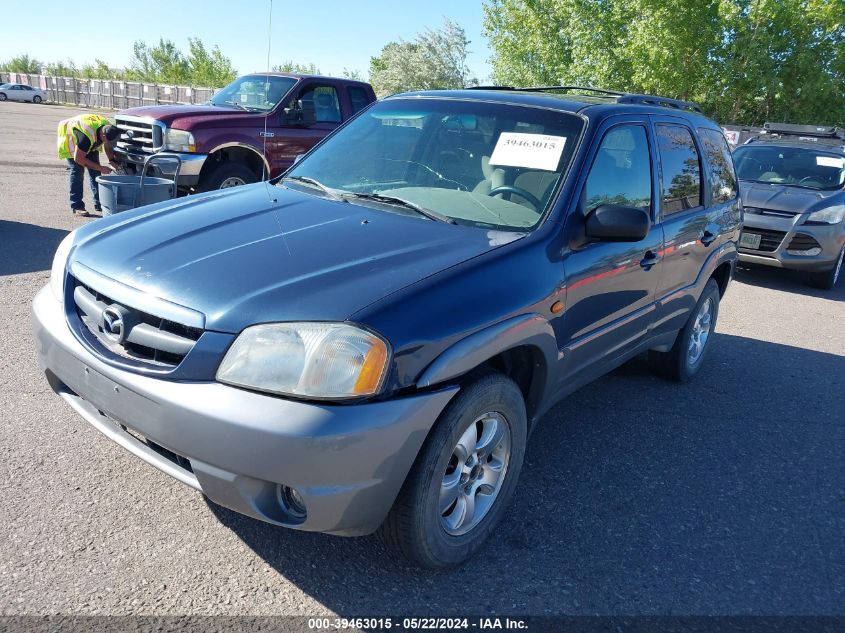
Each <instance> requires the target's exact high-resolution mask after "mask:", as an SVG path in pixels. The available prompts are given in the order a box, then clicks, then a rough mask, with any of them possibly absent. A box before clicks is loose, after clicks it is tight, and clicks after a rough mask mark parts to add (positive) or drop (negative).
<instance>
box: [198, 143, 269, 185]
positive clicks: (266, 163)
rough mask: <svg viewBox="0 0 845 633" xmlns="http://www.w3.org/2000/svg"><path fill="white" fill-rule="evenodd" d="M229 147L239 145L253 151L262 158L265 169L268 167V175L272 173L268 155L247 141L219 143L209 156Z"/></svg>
mask: <svg viewBox="0 0 845 633" xmlns="http://www.w3.org/2000/svg"><path fill="white" fill-rule="evenodd" d="M229 147H239V148H241V149H247V150H249V151H251V152H252V153H253V154H255V155H256V156H258V158H260V159H261V162H262V163H263V164H264V169H266V170H267V172H266V173H267V175H268V177H269V174H270V163H269V162H267V157H266V156H264V154H262V153H261V152H259V151H258V150H257V149H255V148H254V147H253V146H252V145H248V144H246V143H238V142H232V143H223V144H222V145H218V146H217V147H215V148H214V149H213V150H211V151H210V152H208V156H209V157H210V156H211V155H212V154H215V153H216V152H219V151H220V150H223V149H227V148H229Z"/></svg>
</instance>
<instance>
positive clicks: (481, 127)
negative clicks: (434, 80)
mask: <svg viewBox="0 0 845 633" xmlns="http://www.w3.org/2000/svg"><path fill="white" fill-rule="evenodd" d="M582 128H583V123H582V120H581V119H580V118H579V117H577V116H575V115H572V114H569V113H566V112H558V111H554V110H546V109H540V108H531V107H524V106H516V105H504V104H495V103H481V102H478V101H459V100H455V99H435V98H395V99H387V100H385V101H380V102H378V103H376V104H375V105H373V106H372V107H371V108H370V109H369V110H366V111H365V112H364V113H363V114H362V115H360V116H358V117H357V118H356V119H354V120H353V121H351V122H350V123H349V124H348V125H346V126H345V127H344V128H342V129H340V130H339V131H338V132H337V133H336V134H335V135H334V136H332V137H331V138H329V139H328V140H327V141H326V142H325V143H323V144H322V145H321V146H320V147H318V148H317V149H315V150H314V152H312V153H311V154H310V155H309V156H308V157H307V158H305V159H304V160H302V161H300V162H299V163H297V164H296V165H295V166H294V168H293V169H291V170H290V171H289V172H288V173H287V174H286V178H285V179H283V180H282V181H281V182H282V183H284V184H286V185H287V184H288V183H292V182H295V181H296V179H303V180H302V182H304V179H310V180H311V181H316V182H317V183H319V184H320V185H322V186H323V187H324V188H329V189H331V190H333V191H332V193H333V194H334V195H341V196H344V197H346V198H347V199H350V200H352V201H354V202H360V203H363V204H374V205H376V206H380V207H383V206H384V205H385V204H388V205H389V204H390V202H391V201H390V200H388V198H390V199H392V202H393V203H394V204H395V205H396V207H395V209H391V210H395V211H397V212H403V213H413V212H414V211H413V210H409V207H410V206H411V205H413V206H415V207H417V209H416V211H417V212H418V213H419V212H420V208H422V210H423V211H432V212H434V213H435V214H437V215H439V216H441V217H443V218H446V219H448V220H453V221H456V222H457V223H460V224H467V225H474V226H482V227H488V228H495V229H499V230H518V231H524V230H529V229H531V228H533V227H535V226H537V224H539V222H540V220H541V219H542V217H543V215H544V213H545V211H546V208H547V207H548V206H549V204H550V201H551V199H552V197H553V194H554V192H555V190H556V189H557V184H558V181H559V179H560V176H561V174H562V173H564V172H565V170H566V168H567V166H568V165H569V163H570V161H571V159H572V155H573V153H574V151H575V147H576V145H577V141H578V138H579V136H580V135H581V130H582ZM312 184H313V182H312ZM303 188H304V187H303ZM311 190H316V189H315V188H312V189H311ZM323 195H325V192H323ZM402 203H406V204H404V208H403V206H402ZM408 203H410V204H408Z"/></svg>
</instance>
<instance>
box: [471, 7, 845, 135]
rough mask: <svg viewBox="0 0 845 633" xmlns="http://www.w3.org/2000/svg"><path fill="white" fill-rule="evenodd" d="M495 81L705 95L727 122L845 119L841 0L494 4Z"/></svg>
mask: <svg viewBox="0 0 845 633" xmlns="http://www.w3.org/2000/svg"><path fill="white" fill-rule="evenodd" d="M484 12H485V20H484V26H485V33H486V35H487V37H489V39H490V44H491V47H492V49H493V58H492V63H493V76H494V79H495V81H497V82H498V83H502V84H507V85H516V86H525V85H537V84H553V85H554V84H576V85H586V86H601V87H605V88H611V89H616V90H625V91H634V92H646V93H652V94H660V95H663V96H668V97H675V98H680V99H690V100H693V101H697V102H699V103H700V104H701V105H702V106H703V108H704V109H705V112H706V113H707V114H709V115H710V116H713V117H715V118H716V119H717V120H719V121H722V122H724V123H744V124H754V125H756V124H760V123H762V122H763V121H766V120H774V121H789V122H794V123H817V124H839V125H843V124H845V9H843V0H700V1H697V2H689V1H688V0H485V5H484Z"/></svg>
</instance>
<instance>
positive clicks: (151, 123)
mask: <svg viewBox="0 0 845 633" xmlns="http://www.w3.org/2000/svg"><path fill="white" fill-rule="evenodd" d="M115 121H116V124H117V127H118V129H119V130H120V132H121V134H120V138H118V140H117V143H116V145H117V147H118V149H121V150H123V151H125V152H132V153H139V152H143V153H147V154H154V153H155V152H158V151H159V150H160V149H161V146H162V144H163V142H164V124H162V123H160V122H158V121H155V120H153V119H142V118H140V117H132V116H127V115H123V116H121V115H117V117H115Z"/></svg>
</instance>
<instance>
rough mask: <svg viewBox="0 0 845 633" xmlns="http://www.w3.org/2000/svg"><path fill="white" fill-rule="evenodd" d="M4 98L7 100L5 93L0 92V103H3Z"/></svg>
mask: <svg viewBox="0 0 845 633" xmlns="http://www.w3.org/2000/svg"><path fill="white" fill-rule="evenodd" d="M6 98H7V97H6V93H5V92H0V101H5V100H6Z"/></svg>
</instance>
